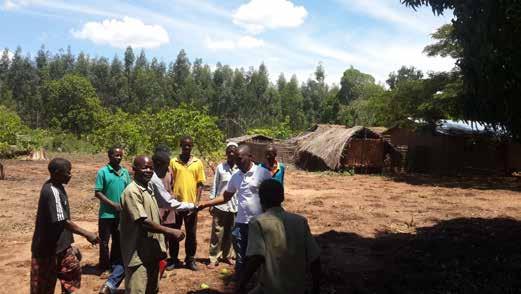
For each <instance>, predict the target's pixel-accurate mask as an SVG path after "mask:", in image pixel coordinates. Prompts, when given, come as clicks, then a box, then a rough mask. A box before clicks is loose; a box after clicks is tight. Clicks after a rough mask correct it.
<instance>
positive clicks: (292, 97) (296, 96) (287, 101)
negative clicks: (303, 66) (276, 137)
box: [281, 75, 306, 130]
mask: <svg viewBox="0 0 521 294" xmlns="http://www.w3.org/2000/svg"><path fill="white" fill-rule="evenodd" d="M281 100H282V101H281V104H282V115H283V117H289V124H290V127H291V129H292V130H302V129H305V127H306V125H305V116H304V110H303V106H304V105H303V100H304V98H303V97H302V93H301V91H300V87H299V83H298V80H297V76H296V75H293V76H292V77H291V80H290V81H289V83H287V84H286V86H285V87H284V90H283V91H282V93H281Z"/></svg>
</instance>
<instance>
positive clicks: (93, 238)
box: [85, 233, 100, 245]
mask: <svg viewBox="0 0 521 294" xmlns="http://www.w3.org/2000/svg"><path fill="white" fill-rule="evenodd" d="M85 238H86V239H87V241H89V242H90V244H92V245H96V244H98V243H99V241H100V240H99V236H98V235H96V234H95V233H88V234H87V235H86V236H85Z"/></svg>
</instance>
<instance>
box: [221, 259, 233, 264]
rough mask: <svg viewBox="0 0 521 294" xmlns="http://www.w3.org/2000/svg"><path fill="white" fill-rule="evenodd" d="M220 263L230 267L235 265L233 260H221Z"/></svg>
mask: <svg viewBox="0 0 521 294" xmlns="http://www.w3.org/2000/svg"><path fill="white" fill-rule="evenodd" d="M220 262H222V263H226V264H228V265H235V261H234V260H233V259H231V258H221V260H220Z"/></svg>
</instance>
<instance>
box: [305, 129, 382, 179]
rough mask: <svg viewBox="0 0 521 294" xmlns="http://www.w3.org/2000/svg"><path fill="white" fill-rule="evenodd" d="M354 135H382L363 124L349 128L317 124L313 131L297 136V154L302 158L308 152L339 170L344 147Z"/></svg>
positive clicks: (331, 167) (370, 136) (368, 136)
mask: <svg viewBox="0 0 521 294" xmlns="http://www.w3.org/2000/svg"><path fill="white" fill-rule="evenodd" d="M353 137H360V138H366V137H367V138H380V137H381V136H380V135H379V134H377V133H375V132H373V131H371V130H370V129H368V128H365V127H361V126H356V127H353V128H347V127H345V126H340V125H317V126H316V128H315V130H314V131H313V132H309V133H305V134H303V135H301V136H299V137H298V138H296V143H297V144H298V148H297V155H298V157H299V158H302V157H303V155H304V154H305V153H307V154H309V155H311V156H313V157H316V158H319V159H321V160H322V161H323V162H324V164H325V165H326V166H327V167H328V168H330V169H332V170H337V169H338V168H340V161H341V158H342V154H343V151H344V148H345V146H346V144H347V143H348V142H349V141H350V140H351V138H353Z"/></svg>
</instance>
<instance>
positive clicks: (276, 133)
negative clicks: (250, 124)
mask: <svg viewBox="0 0 521 294" xmlns="http://www.w3.org/2000/svg"><path fill="white" fill-rule="evenodd" d="M247 133H248V135H263V136H268V137H271V138H276V139H287V138H289V137H291V136H292V135H293V132H292V130H291V126H290V124H289V116H287V117H286V119H285V120H284V121H283V122H280V123H279V124H278V125H275V126H272V127H271V128H257V129H249V130H248V132H247Z"/></svg>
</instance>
